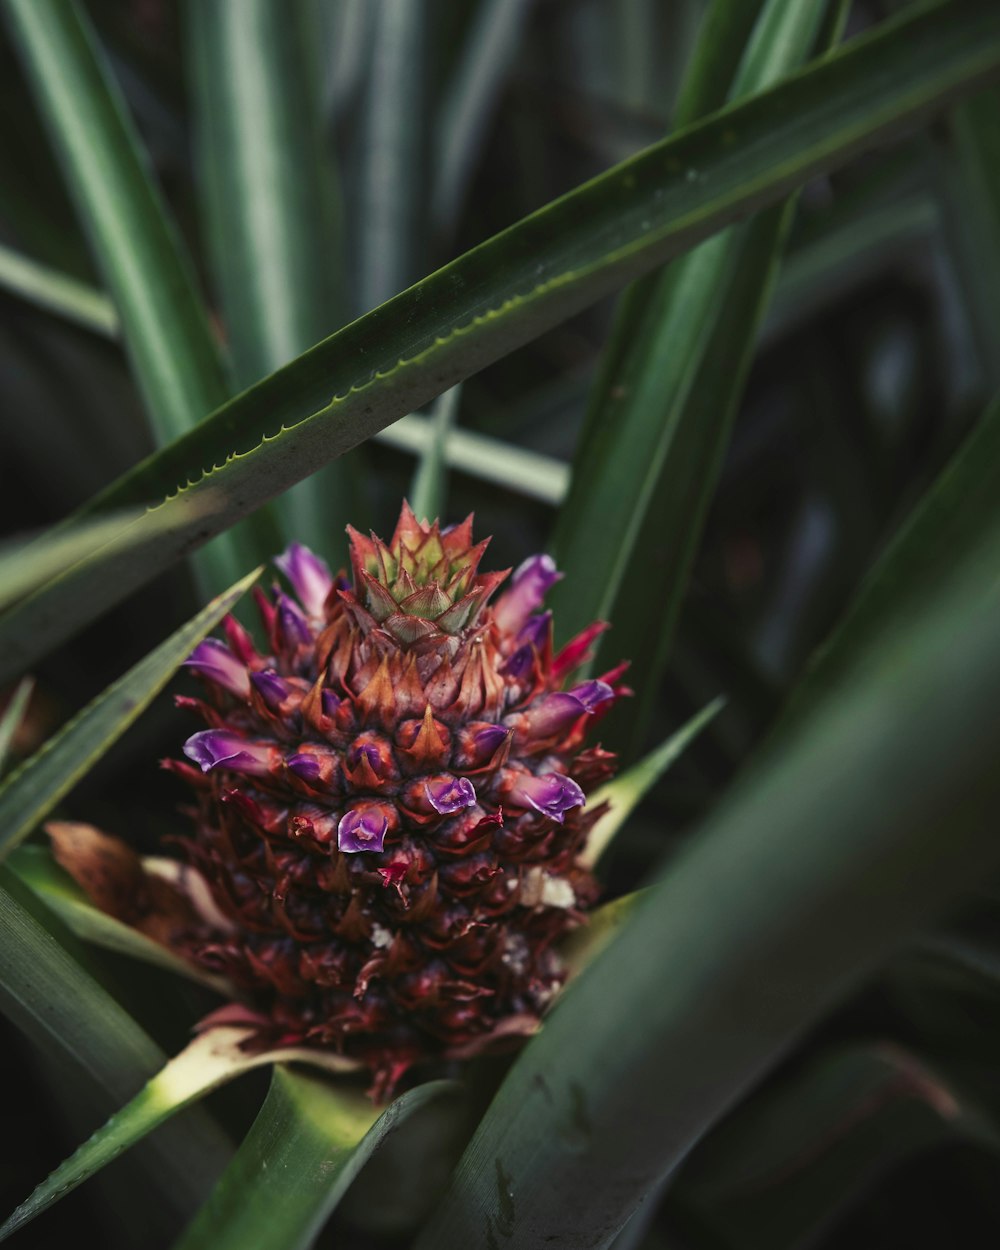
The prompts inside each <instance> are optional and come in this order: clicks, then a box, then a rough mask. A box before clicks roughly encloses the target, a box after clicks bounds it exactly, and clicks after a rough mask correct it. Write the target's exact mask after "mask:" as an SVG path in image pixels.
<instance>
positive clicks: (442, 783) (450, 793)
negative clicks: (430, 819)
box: [425, 776, 476, 816]
mask: <svg viewBox="0 0 1000 1250" xmlns="http://www.w3.org/2000/svg"><path fill="white" fill-rule="evenodd" d="M425 789H426V791H427V798H428V799H429V800H430V805H431V807H433V808H434V810H435V811H436V812H440V813H441V815H442V816H449V815H450V814H451V813H452V812H460V811H461V810H462V809H463V808H465V807H472V806H473V804H474V803H475V801H476V787H475V786H474V785H473V784H472V782H471V781H470V780H469V779H468V777H449V776H444V777H436V778H435V779H434V780H433V781H428V782H427V785H426V786H425Z"/></svg>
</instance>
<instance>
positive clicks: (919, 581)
mask: <svg viewBox="0 0 1000 1250" xmlns="http://www.w3.org/2000/svg"><path fill="white" fill-rule="evenodd" d="M998 465H1000V396H998V397H997V398H996V399H995V400H994V401H993V403H992V404H990V406H989V408H988V409H987V410H986V412H985V413H984V414H983V416H982V418H981V419H980V421H979V423H978V425H977V426H976V427H975V429H974V430H973V431H972V433H971V434H970V435H969V436H968V437H967V438H966V440H965V442H964V443H963V444H962V446H961V447H960V448H959V449H958V451H957V452H956V453H955V455H954V456H953V457H952V459H951V461H950V462H949V463H948V464H947V465H946V466H945V468H944V470H943V472H942V473H941V474H940V476H939V477H938V479H937V480H936V481H935V482H934V484H933V485H932V486H931V488H930V489H929V490H928V491H927V492H926V493H925V494H924V496H923V498H922V499H921V500H920V503H919V504H918V505H917V506H916V507H915V508H914V509H913V511H912V512H911V514H910V515H909V516H908V517H907V518H906V520H905V522H904V523H903V525H902V526H901V527H900V529H899V530H898V531H897V533H896V534H894V535H893V537H892V539H891V540H890V542H889V543H888V545H887V546H886V548H885V550H884V551H883V553H882V555H881V556H880V557H879V559H878V561H877V562H876V564H875V566H874V567H873V568H872V570H871V571H870V572H869V574H868V576H867V577H866V578H865V580H864V581H863V582H862V583H861V586H860V588H859V589H858V591H857V593H856V594H855V597H854V599H853V600H852V602H851V604H850V606H849V607H848V610H847V612H846V613H845V615H844V617H843V618H842V620H841V621H840V622H839V624H838V625H837V626H836V628H835V629H834V631H833V633H832V634H831V635H830V637H829V638H828V639H827V640H826V641H825V642H824V643H823V645H822V647H821V648H820V649H819V650H818V651H817V653H816V655H815V657H814V659H813V662H812V664H811V666H810V668H809V671H808V672H807V673H806V675H805V677H804V678H803V679H802V681H800V682H799V684H798V685H797V686H796V688H795V691H794V693H793V696H792V699H791V702H790V704H789V706H788V708H787V709H786V711H785V713H784V715H783V716H782V718H781V720H780V721H779V723H778V725H777V727H776V728H775V730H774V734H775V737H776V738H777V737H778V736H779V735H781V734H783V733H784V732H786V731H787V730H788V729H789V727H791V726H794V725H795V723H796V721H797V720H798V718H799V717H800V716H801V714H802V713H803V712H804V711H806V710H807V709H808V708H809V706H810V705H811V704H812V702H813V701H814V700H815V699H817V698H818V697H820V696H821V695H822V694H823V692H824V691H829V690H832V689H833V688H834V687H835V686H836V684H837V683H838V682H839V681H840V679H841V677H842V675H843V672H844V669H845V668H846V667H848V666H849V665H850V664H851V662H852V660H853V657H854V656H855V655H856V654H857V653H858V652H859V651H860V650H862V649H863V648H864V647H865V646H866V645H867V644H868V642H869V641H870V640H871V638H872V637H873V636H875V634H877V632H878V631H879V630H880V629H883V628H884V627H885V625H886V622H887V621H891V620H893V619H894V618H897V617H901V616H902V615H903V614H904V613H905V612H906V611H907V610H908V608H909V606H910V605H911V604H912V602H913V600H914V599H915V598H917V597H919V595H920V594H922V593H927V592H928V590H929V589H930V588H931V587H932V586H934V585H935V584H936V582H937V581H938V580H939V579H940V578H941V577H943V576H946V575H947V572H948V570H949V569H950V568H951V566H952V563H953V561H954V559H955V552H956V551H961V550H963V549H964V547H965V546H967V545H968V544H969V543H970V542H973V541H974V540H975V537H976V535H977V534H980V533H983V532H984V531H986V530H988V529H989V528H990V526H992V525H993V524H994V523H995V522H996V521H997V519H1000V494H998V492H997V466H998Z"/></svg>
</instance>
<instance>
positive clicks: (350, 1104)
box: [175, 1065, 456, 1250]
mask: <svg viewBox="0 0 1000 1250" xmlns="http://www.w3.org/2000/svg"><path fill="white" fill-rule="evenodd" d="M455 1089H456V1086H455V1085H454V1084H453V1083H451V1082H448V1081H432V1082H429V1083H427V1084H425V1085H418V1086H417V1087H416V1088H415V1089H412V1090H410V1091H409V1092H408V1093H405V1094H403V1095H401V1096H400V1097H399V1098H397V1099H396V1100H395V1101H394V1102H392V1103H390V1105H389V1106H388V1107H387V1108H386V1109H385V1111H383V1112H381V1113H380V1112H379V1109H378V1108H377V1107H374V1106H373V1105H372V1103H371V1102H370V1101H369V1100H368V1099H367V1098H366V1097H365V1096H364V1095H363V1094H361V1093H359V1092H358V1091H356V1090H351V1089H341V1090H337V1089H334V1088H333V1087H332V1086H331V1085H330V1084H329V1083H327V1082H325V1081H322V1080H319V1079H317V1078H316V1077H313V1076H306V1075H304V1074H302V1073H299V1072H295V1071H293V1070H291V1069H289V1068H286V1067H284V1066H282V1065H279V1066H278V1067H276V1068H275V1069H274V1074H273V1076H272V1079H271V1089H270V1091H269V1093H268V1096H267V1100H266V1102H265V1103H264V1105H263V1107H262V1108H261V1110H260V1114H259V1115H258V1116H257V1119H256V1121H255V1122H254V1126H253V1128H252V1129H251V1130H250V1133H249V1134H248V1136H247V1137H246V1139H245V1140H244V1142H243V1145H242V1146H241V1147H240V1150H239V1152H238V1153H237V1155H236V1158H235V1159H234V1160H233V1162H232V1164H231V1166H230V1168H229V1169H228V1170H227V1172H226V1173H225V1175H224V1176H223V1177H222V1180H221V1181H220V1182H219V1184H218V1186H217V1187H216V1189H215V1191H214V1192H213V1194H212V1196H211V1197H210V1198H209V1200H208V1202H207V1203H206V1204H205V1206H204V1207H203V1208H202V1210H201V1211H200V1212H199V1214H198V1216H197V1217H196V1218H195V1220H194V1222H193V1223H192V1225H191V1226H190V1228H189V1229H188V1230H187V1232H186V1233H185V1234H184V1236H183V1237H182V1238H181V1240H180V1241H179V1242H178V1243H177V1246H176V1247H175V1250H242V1248H243V1247H245V1246H248V1245H253V1246H254V1247H255V1250H307V1248H308V1247H309V1246H311V1245H312V1243H313V1240H314V1239H315V1237H316V1236H317V1234H318V1233H319V1231H320V1230H321V1229H322V1227H323V1225H324V1223H325V1222H326V1221H327V1220H328V1219H329V1217H330V1215H331V1214H332V1213H333V1211H334V1209H335V1208H336V1206H337V1203H338V1202H339V1201H340V1199H341V1198H342V1197H343V1195H344V1194H345V1193H346V1191H347V1189H348V1187H349V1186H350V1184H351V1182H352V1181H353V1179H354V1177H355V1176H356V1175H357V1173H358V1172H359V1171H360V1169H361V1168H362V1167H363V1166H364V1165H365V1163H367V1162H368V1160H369V1159H370V1158H371V1157H372V1155H373V1154H375V1152H376V1151H378V1149H379V1147H380V1146H381V1145H382V1144H383V1143H384V1142H385V1140H386V1138H387V1137H388V1136H389V1134H390V1133H392V1132H393V1131H394V1129H395V1128H396V1127H397V1125H398V1124H399V1123H400V1122H401V1121H402V1120H404V1119H407V1118H409V1117H410V1116H413V1115H419V1113H420V1111H421V1109H422V1108H424V1107H426V1106H427V1105H428V1104H429V1103H431V1102H435V1101H437V1100H439V1099H441V1098H442V1097H447V1096H449V1095H451V1094H453V1093H454V1092H455Z"/></svg>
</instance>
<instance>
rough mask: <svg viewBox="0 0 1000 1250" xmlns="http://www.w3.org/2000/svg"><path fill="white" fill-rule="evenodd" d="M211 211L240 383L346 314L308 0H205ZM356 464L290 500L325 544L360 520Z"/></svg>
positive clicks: (297, 517)
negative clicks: (355, 504)
mask: <svg viewBox="0 0 1000 1250" xmlns="http://www.w3.org/2000/svg"><path fill="white" fill-rule="evenodd" d="M186 16H187V23H188V28H189V30H188V34H189V38H188V44H189V47H190V51H191V59H192V61H193V65H194V71H195V72H194V84H195V88H196V90H195V106H196V111H195V125H196V135H197V152H198V158H199V159H198V165H199V170H200V179H199V182H200V186H201V188H202V205H203V213H202V217H203V220H204V222H205V225H206V235H207V242H208V250H209V258H210V260H211V262H212V267H213V269H214V272H215V275H216V282H217V285H218V290H219V295H220V298H221V304H222V313H223V317H224V320H225V324H226V330H227V342H228V344H229V348H230V353H231V356H232V360H233V368H234V373H235V376H236V381H237V384H238V386H239V387H240V388H243V387H245V386H250V385H252V384H253V383H254V382H257V381H258V380H259V379H260V378H262V377H265V376H266V375H267V374H269V373H272V372H273V371H274V370H275V369H278V368H280V367H281V366H282V365H285V364H287V363H288V361H289V360H291V359H292V358H293V357H295V356H297V355H298V354H299V353H300V352H303V351H305V350H306V348H307V347H309V346H310V345H311V344H313V343H315V342H316V341H317V340H318V339H321V338H323V336H324V335H327V334H330V333H332V332H333V331H334V330H336V329H337V328H338V327H339V326H340V325H342V324H343V322H344V315H343V306H344V304H345V302H346V301H345V300H344V298H343V273H342V270H343V257H342V251H343V247H342V242H341V238H340V234H341V221H340V218H341V213H340V204H339V192H338V188H337V186H336V179H335V171H334V168H333V158H332V151H331V149H330V145H329V144H327V143H326V142H325V135H324V126H323V119H322V116H321V105H320V93H319V82H318V70H319V66H318V63H317V57H316V55H315V51H316V43H317V31H316V29H315V26H316V24H317V23H316V21H315V20H314V19H316V18H317V16H318V14H317V12H316V8H315V6H314V5H312V4H311V3H310V2H309V0H290V2H289V3H285V4H281V5H276V4H274V3H272V0H194V2H193V3H189V4H188V5H187V7H186ZM357 472H358V467H357V466H356V465H352V466H348V465H330V466H329V467H328V468H326V469H325V470H324V471H322V472H321V474H320V475H315V474H314V475H311V476H310V477H309V478H307V479H306V480H305V482H303V483H301V484H300V485H299V486H298V487H297V488H296V489H295V491H294V492H293V494H292V495H290V496H286V497H285V498H284V499H282V501H281V507H282V509H283V513H284V518H285V522H286V527H287V529H288V532H289V533H290V534H294V536H295V537H296V539H297V540H298V541H300V542H304V543H307V544H308V545H310V546H314V547H316V548H317V550H321V549H322V546H323V544H324V543H325V542H328V541H329V535H330V534H340V533H343V530H344V527H345V525H346V524H347V522H348V521H352V520H353V521H355V523H357V521H356V514H355V510H354V507H353V501H354V496H355V493H356V492H355V490H354V486H355V485H356V483H357Z"/></svg>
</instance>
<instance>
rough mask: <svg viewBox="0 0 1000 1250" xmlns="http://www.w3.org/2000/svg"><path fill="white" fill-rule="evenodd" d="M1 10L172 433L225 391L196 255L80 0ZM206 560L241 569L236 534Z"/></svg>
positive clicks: (150, 408)
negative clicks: (183, 237)
mask: <svg viewBox="0 0 1000 1250" xmlns="http://www.w3.org/2000/svg"><path fill="white" fill-rule="evenodd" d="M4 14H5V16H6V20H7V23H8V25H9V27H10V30H11V33H12V35H13V36H14V41H15V43H16V45H17V46H18V48H19V50H20V53H21V57H22V60H23V63H24V66H25V70H26V71H27V74H28V78H29V81H30V82H31V85H32V87H33V89H34V92H35V98H36V100H37V103H38V107H39V109H40V111H41V113H42V116H43V120H44V121H45V124H46V127H47V129H48V131H49V136H50V139H51V141H52V144H53V146H54V148H55V150H56V153H57V155H58V157H59V161H60V164H61V165H62V168H63V173H64V175H65V178H66V181H67V184H68V186H69V190H70V193H71V194H72V197H73V200H74V202H75V204H76V208H77V212H78V213H79V216H80V220H81V222H82V224H83V226H84V228H85V230H86V233H87V235H88V238H89V240H90V245H91V248H92V250H93V253H94V258H95V260H96V261H97V264H98V266H99V268H100V270H101V273H102V275H103V278H104V281H105V282H106V284H107V287H108V290H109V292H110V294H111V296H112V298H113V299H114V303H115V307H116V308H117V311H118V315H119V317H120V321H121V332H122V336H123V338H124V341H125V346H126V349H127V351H128V354H129V358H130V360H131V362H132V367H133V371H134V373H135V378H136V381H137V383H138V385H139V388H140V390H141V392H142V395H143V398H144V400H145V403H146V410H147V412H148V414H149V418H150V422H151V424H152V427H153V430H154V432H155V434H156V437H157V441H158V442H160V443H168V442H170V441H171V440H172V439H175V438H179V437H180V436H181V435H182V434H184V433H185V432H187V431H188V430H190V429H191V428H192V426H194V425H195V424H196V423H197V422H198V421H200V420H201V418H202V417H204V416H207V415H208V413H210V412H212V411H213V409H215V408H218V407H219V405H220V404H223V403H225V401H226V400H227V399H228V397H229V392H228V389H227V387H226V384H225V380H224V377H223V373H222V368H221V364H220V362H219V357H218V353H217V351H216V348H215V344H214V343H213V341H212V337H211V335H210V333H209V327H208V319H207V317H206V314H205V310H204V307H203V306H202V304H201V301H200V299H199V297H198V294H197V291H196V288H195V283H194V275H193V273H192V271H191V266H190V262H189V260H188V258H187V256H186V255H185V252H184V249H183V245H182V243H181V241H180V239H179V238H178V236H177V234H176V231H175V229H174V227H173V224H172V223H171V221H170V219H169V216H168V214H167V210H166V206H165V204H164V202H163V197H162V195H161V194H160V191H159V188H158V187H157V186H156V184H155V183H154V181H153V178H152V176H151V171H150V169H149V166H148V160H147V157H146V154H145V152H144V151H143V148H142V144H141V141H140V139H139V136H138V133H137V132H136V129H135V126H134V124H133V123H132V120H131V118H130V116H129V113H128V109H127V107H126V104H125V101H124V99H123V98H122V95H121V92H120V91H119V89H118V86H117V83H116V82H115V80H114V78H113V76H112V75H111V73H110V71H109V68H108V66H107V64H106V63H105V62H104V60H103V57H102V55H101V52H100V50H99V48H98V46H97V40H96V38H95V35H94V32H93V30H92V29H91V26H90V23H89V20H88V19H87V17H86V14H85V13H84V12H83V11H82V10H81V9H80V7H79V6H78V5H77V4H76V3H75V0H9V2H8V3H7V4H6V5H5V7H4ZM199 562H200V564H199V566H200V568H201V570H202V573H203V576H204V577H205V578H206V579H207V585H208V587H209V588H210V589H218V588H219V587H220V586H225V585H229V584H231V583H232V582H233V581H235V579H236V577H237V576H238V575H239V574H240V573H241V572H243V571H244V567H241V566H243V565H244V562H243V561H241V560H240V558H239V556H238V555H237V553H236V550H235V548H234V547H233V545H232V543H231V542H230V541H229V540H224V541H223V542H222V543H221V544H216V545H215V546H214V547H213V548H212V549H211V550H210V551H207V552H206V553H205V554H204V555H203V556H202V557H200V558H199Z"/></svg>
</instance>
